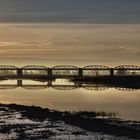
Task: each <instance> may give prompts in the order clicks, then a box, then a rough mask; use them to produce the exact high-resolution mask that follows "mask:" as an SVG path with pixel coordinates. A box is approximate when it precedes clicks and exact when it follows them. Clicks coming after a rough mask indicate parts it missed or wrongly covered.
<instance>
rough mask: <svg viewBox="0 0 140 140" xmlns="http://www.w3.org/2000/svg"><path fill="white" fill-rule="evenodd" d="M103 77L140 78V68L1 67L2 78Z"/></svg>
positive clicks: (92, 66) (131, 66)
mask: <svg viewBox="0 0 140 140" xmlns="http://www.w3.org/2000/svg"><path fill="white" fill-rule="evenodd" d="M102 76H108V77H109V76H140V67H139V66H133V65H122V66H117V67H114V68H109V67H107V66H102V65H89V66H85V67H83V68H79V67H76V66H71V65H58V66H54V67H52V68H48V67H45V66H39V65H28V66H24V67H22V68H18V67H16V66H11V65H0V77H1V78H2V77H4V78H7V77H8V78H36V77H38V78H68V77H102Z"/></svg>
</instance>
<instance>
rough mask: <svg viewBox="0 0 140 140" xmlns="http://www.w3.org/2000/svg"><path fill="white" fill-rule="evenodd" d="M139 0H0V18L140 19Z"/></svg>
mask: <svg viewBox="0 0 140 140" xmlns="http://www.w3.org/2000/svg"><path fill="white" fill-rule="evenodd" d="M139 7H140V0H0V22H22V23H23V22H33V23H34V22H41V23H42V22H43V23H44V22H45V23H46V22H47V23H48V22H50V23H102V24H103V23H109V24H110V23H129V24H130V23H140V8H139Z"/></svg>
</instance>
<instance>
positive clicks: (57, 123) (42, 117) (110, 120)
mask: <svg viewBox="0 0 140 140" xmlns="http://www.w3.org/2000/svg"><path fill="white" fill-rule="evenodd" d="M0 119H1V121H0V136H1V137H3V139H6V138H7V139H13V138H15V139H21V138H22V139H46V138H47V139H58V138H59V139H91V138H94V139H99V138H105V139H106V138H112V139H140V136H139V133H140V122H134V121H133V122H132V121H123V120H120V119H118V118H116V117H115V113H105V112H78V113H76V112H72V113H71V112H59V111H54V110H49V109H47V108H45V109H43V108H41V107H35V106H23V105H16V104H11V105H5V104H0Z"/></svg>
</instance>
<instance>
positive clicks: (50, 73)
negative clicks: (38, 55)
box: [48, 68, 52, 76]
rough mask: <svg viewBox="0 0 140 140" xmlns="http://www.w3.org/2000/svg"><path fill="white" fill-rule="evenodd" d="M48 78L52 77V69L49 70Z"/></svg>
mask: <svg viewBox="0 0 140 140" xmlns="http://www.w3.org/2000/svg"><path fill="white" fill-rule="evenodd" d="M48 76H52V69H50V68H48Z"/></svg>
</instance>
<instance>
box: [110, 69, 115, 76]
mask: <svg viewBox="0 0 140 140" xmlns="http://www.w3.org/2000/svg"><path fill="white" fill-rule="evenodd" d="M110 76H114V69H113V68H111V69H110Z"/></svg>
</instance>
